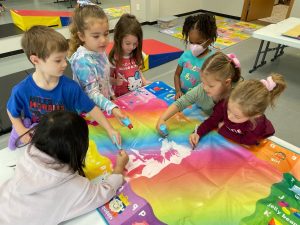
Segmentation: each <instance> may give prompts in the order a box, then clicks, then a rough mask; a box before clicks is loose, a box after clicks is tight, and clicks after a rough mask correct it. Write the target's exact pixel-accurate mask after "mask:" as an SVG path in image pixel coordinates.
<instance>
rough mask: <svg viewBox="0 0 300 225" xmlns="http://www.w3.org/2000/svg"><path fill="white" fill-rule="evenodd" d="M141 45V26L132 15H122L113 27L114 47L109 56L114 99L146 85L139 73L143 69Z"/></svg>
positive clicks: (146, 82)
mask: <svg viewBox="0 0 300 225" xmlns="http://www.w3.org/2000/svg"><path fill="white" fill-rule="evenodd" d="M142 45H143V31H142V27H141V24H140V23H139V21H138V20H137V19H136V17H135V16H134V15H130V14H123V15H122V16H121V18H120V19H119V21H118V23H117V24H116V26H115V30H114V46H113V48H112V50H111V52H110V54H109V61H110V63H111V83H112V85H113V89H114V92H115V95H116V97H118V96H120V95H124V94H126V93H128V92H130V91H134V90H136V89H138V88H140V87H142V86H144V85H146V84H148V81H147V80H146V79H145V78H144V76H143V74H142V72H141V69H142V68H143V67H144V61H143V55H142Z"/></svg>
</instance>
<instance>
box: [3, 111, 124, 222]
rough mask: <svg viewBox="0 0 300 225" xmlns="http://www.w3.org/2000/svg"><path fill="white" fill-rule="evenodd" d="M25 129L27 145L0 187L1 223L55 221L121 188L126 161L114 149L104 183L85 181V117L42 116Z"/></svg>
mask: <svg viewBox="0 0 300 225" xmlns="http://www.w3.org/2000/svg"><path fill="white" fill-rule="evenodd" d="M29 132H31V134H32V140H31V144H30V145H29V146H28V147H27V149H26V150H25V154H24V156H23V157H22V158H21V159H20V160H19V162H18V164H17V167H16V170H15V175H14V176H13V177H12V178H11V179H10V180H8V181H6V182H5V183H3V184H2V185H0V210H1V215H0V224H1V225H9V224H10V225H23V224H30V225H40V224H44V225H54V224H59V223H61V222H63V221H65V220H69V219H72V218H74V217H77V216H80V215H82V214H84V213H87V212H89V211H92V210H94V209H96V208H98V207H99V206H101V205H103V204H105V203H106V202H108V201H109V200H110V199H111V198H112V197H113V196H114V195H115V194H116V191H117V189H118V188H120V187H121V185H122V183H123V176H122V172H123V170H124V168H125V165H126V163H127V162H128V156H127V154H126V152H125V151H120V153H119V154H118V156H117V162H116V166H115V168H114V171H113V173H112V174H111V175H110V176H109V177H108V178H107V179H106V180H104V182H101V183H91V182H90V181H89V180H88V179H87V178H85V177H84V172H83V169H82V167H83V166H84V160H85V156H86V152H87V149H88V143H89V138H88V127H87V124H86V121H85V120H84V119H83V118H82V117H80V116H79V115H77V114H75V113H72V112H66V111H54V112H51V113H48V114H45V115H44V116H43V117H42V119H41V121H40V123H39V124H38V125H37V126H35V127H34V128H32V129H30V130H29ZM26 134H27V133H26Z"/></svg>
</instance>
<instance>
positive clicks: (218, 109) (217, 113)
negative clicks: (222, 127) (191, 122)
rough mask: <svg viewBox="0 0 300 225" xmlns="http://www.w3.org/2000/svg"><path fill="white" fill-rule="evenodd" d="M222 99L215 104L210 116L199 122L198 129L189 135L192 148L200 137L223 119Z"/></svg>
mask: <svg viewBox="0 0 300 225" xmlns="http://www.w3.org/2000/svg"><path fill="white" fill-rule="evenodd" d="M224 104H226V103H224V100H223V101H220V102H219V103H218V104H216V105H215V107H214V111H213V113H212V114H211V116H210V117H209V118H208V119H206V120H205V121H204V122H203V123H201V124H200V126H199V127H198V129H195V131H194V133H193V134H191V135H190V143H191V145H192V147H193V148H195V147H196V145H197V144H198V142H199V140H200V138H201V137H203V136H204V135H205V134H207V133H208V132H210V131H211V130H213V129H215V128H217V127H218V125H219V123H220V122H222V121H223V120H224Z"/></svg>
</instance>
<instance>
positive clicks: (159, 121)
mask: <svg viewBox="0 0 300 225" xmlns="http://www.w3.org/2000/svg"><path fill="white" fill-rule="evenodd" d="M163 124H164V125H166V121H164V120H163V119H159V120H158V121H157V123H156V130H157V131H158V133H159V134H160V135H161V136H165V134H163V133H162V132H161V130H160V126H161V125H163ZM166 126H167V125H166Z"/></svg>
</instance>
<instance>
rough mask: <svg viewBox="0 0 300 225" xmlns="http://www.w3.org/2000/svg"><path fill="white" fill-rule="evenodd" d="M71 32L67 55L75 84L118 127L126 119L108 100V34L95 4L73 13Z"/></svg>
mask: <svg viewBox="0 0 300 225" xmlns="http://www.w3.org/2000/svg"><path fill="white" fill-rule="evenodd" d="M70 31H71V39H70V51H69V55H71V58H70V63H71V67H72V70H73V77H74V80H76V81H77V82H78V83H79V85H80V86H81V87H82V89H83V90H84V91H85V92H86V93H87V95H88V96H89V97H90V99H92V100H93V101H94V102H95V103H96V104H97V105H98V106H99V107H100V108H101V109H102V110H105V111H106V112H107V113H108V114H109V115H110V114H111V113H112V114H113V115H114V116H115V117H116V118H117V119H118V120H119V122H120V123H121V120H122V119H125V118H126V116H125V115H123V113H122V112H121V111H120V110H119V108H118V107H117V106H116V105H115V104H114V103H112V102H111V101H110V100H109V99H110V98H114V93H113V90H112V87H111V84H110V80H109V76H110V68H109V62H108V59H107V56H106V53H105V49H106V46H107V44H108V34H109V29H108V19H107V16H106V15H105V13H104V11H103V10H102V9H101V8H100V7H98V6H96V5H94V4H93V5H81V6H79V7H78V8H76V9H75V11H74V14H73V18H72V23H71V25H70ZM121 124H122V123H121Z"/></svg>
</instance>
